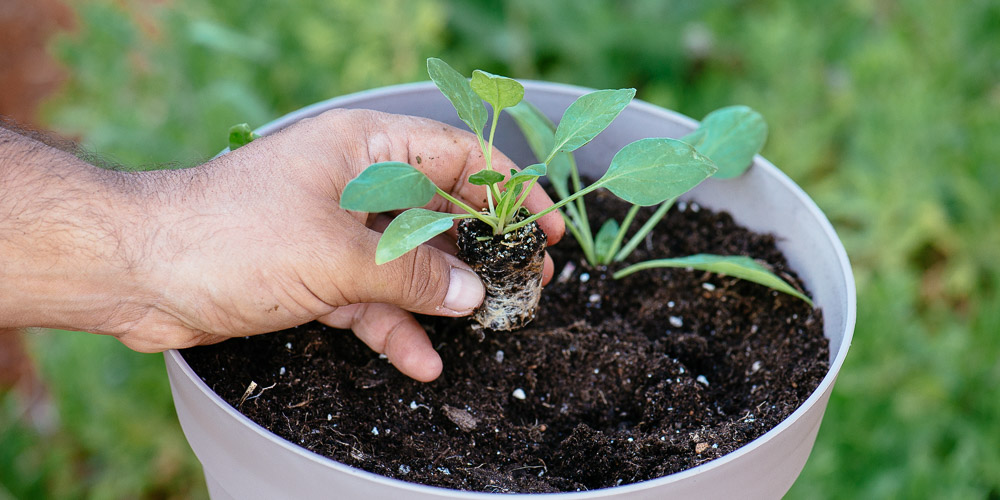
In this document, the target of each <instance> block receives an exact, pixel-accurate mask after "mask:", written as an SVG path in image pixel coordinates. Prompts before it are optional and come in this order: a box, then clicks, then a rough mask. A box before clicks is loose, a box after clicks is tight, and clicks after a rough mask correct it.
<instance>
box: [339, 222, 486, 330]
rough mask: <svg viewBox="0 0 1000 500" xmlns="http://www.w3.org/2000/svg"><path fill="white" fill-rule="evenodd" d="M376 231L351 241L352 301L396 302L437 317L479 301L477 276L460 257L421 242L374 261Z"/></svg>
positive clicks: (462, 312)
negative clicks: (399, 254) (395, 255)
mask: <svg viewBox="0 0 1000 500" xmlns="http://www.w3.org/2000/svg"><path fill="white" fill-rule="evenodd" d="M379 236H381V234H380V233H378V232H375V231H369V232H368V234H367V235H366V237H364V238H361V239H362V240H364V241H363V242H361V244H360V245H355V246H353V249H352V250H353V252H352V253H353V254H354V255H351V256H350V260H351V261H353V265H351V266H349V267H350V268H351V272H350V273H349V276H350V277H349V279H348V283H347V284H342V285H341V287H342V288H341V289H342V290H343V291H345V292H347V291H348V290H344V288H348V289H349V288H353V290H351V292H353V293H345V295H347V296H349V297H352V298H356V299H357V300H355V302H367V303H385V304H394V305H396V306H399V307H401V308H403V309H406V310H408V311H412V312H416V313H420V314H433V315H437V316H465V315H468V314H470V313H471V312H472V311H473V309H475V308H476V307H478V306H479V304H481V303H482V302H483V297H484V295H485V293H486V291H485V289H484V288H483V284H482V282H481V281H480V280H479V276H478V275H476V273H475V272H474V271H473V270H472V269H471V268H470V267H469V266H468V265H467V264H465V263H464V262H462V261H461V260H460V259H459V258H458V257H455V256H454V255H451V254H449V253H447V252H443V251H441V250H439V249H437V248H433V247H431V246H430V245H427V244H424V245H420V246H418V247H417V248H415V249H413V250H411V251H409V252H407V253H405V254H404V255H403V256H402V257H399V258H397V259H395V260H392V261H389V262H386V263H384V264H381V265H378V264H375V248H376V246H377V244H378V237H379Z"/></svg>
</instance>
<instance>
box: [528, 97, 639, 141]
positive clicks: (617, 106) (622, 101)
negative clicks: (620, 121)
mask: <svg viewBox="0 0 1000 500" xmlns="http://www.w3.org/2000/svg"><path fill="white" fill-rule="evenodd" d="M633 97H635V89H619V90H598V91H596V92H591V93H589V94H585V95H583V96H580V98H579V99H577V100H576V101H575V102H573V104H570V105H569V108H567V109H566V112H565V113H563V116H562V119H561V120H559V126H558V127H556V133H555V139H554V142H553V147H552V150H551V151H550V153H549V154H548V156H554V155H555V153H557V152H559V151H565V152H570V151H573V150H575V149H577V148H579V147H580V146H583V145H584V144H587V143H588V142H590V141H591V139H593V138H594V137H596V136H597V134H600V133H601V131H603V130H604V129H606V128H608V125H611V122H612V121H613V120H614V119H615V118H616V117H618V114H619V113H621V112H622V110H623V109H625V106H628V103H629V102H631V101H632V98H633ZM548 156H546V158H548Z"/></svg>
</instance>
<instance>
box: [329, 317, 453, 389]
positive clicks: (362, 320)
mask: <svg viewBox="0 0 1000 500" xmlns="http://www.w3.org/2000/svg"><path fill="white" fill-rule="evenodd" d="M319 321H321V322H322V323H324V324H326V325H329V326H332V327H334V328H350V329H351V330H353V331H354V334H355V335H357V337H358V338H359V339H361V340H362V341H363V342H364V343H365V344H366V345H367V346H368V347H370V348H371V349H372V350H373V351H375V352H378V353H382V354H385V355H386V357H387V358H389V362H390V363H392V364H393V366H395V367H396V368H397V369H399V371H400V372H402V373H403V374H404V375H406V376H408V377H410V378H413V379H415V380H418V381H420V382H430V381H432V380H434V379H436V378H437V377H438V376H439V375H440V374H441V369H442V363H441V356H439V355H438V353H437V351H435V350H434V346H432V345H431V341H430V339H429V338H427V333H425V332H424V329H423V328H422V327H421V326H420V324H418V323H417V321H416V320H415V319H414V318H413V316H412V315H410V313H408V312H406V311H403V310H401V309H399V308H398V307H394V306H391V305H387V304H354V305H350V306H346V307H341V308H339V309H337V310H336V311H334V312H332V313H330V314H328V315H326V316H323V317H321V318H319Z"/></svg>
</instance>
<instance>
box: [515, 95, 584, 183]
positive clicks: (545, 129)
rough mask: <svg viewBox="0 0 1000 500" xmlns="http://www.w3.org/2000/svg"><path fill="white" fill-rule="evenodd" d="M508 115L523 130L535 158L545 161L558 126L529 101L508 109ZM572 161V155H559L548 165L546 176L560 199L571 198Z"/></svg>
mask: <svg viewBox="0 0 1000 500" xmlns="http://www.w3.org/2000/svg"><path fill="white" fill-rule="evenodd" d="M507 113H509V114H510V116H511V117H512V118H514V123H517V126H518V128H520V129H521V133H522V134H524V138H525V139H526V140H527V141H528V146H529V147H530V148H531V151H532V152H533V153H534V154H535V158H537V159H538V161H543V160H545V157H546V156H547V155H548V154H549V152H551V151H552V144H553V143H554V142H555V131H556V126H555V125H554V124H553V123H552V121H550V120H549V118H548V117H547V116H545V115H544V114H542V112H541V111H539V110H538V108H536V107H535V106H533V105H532V104H531V103H530V102H528V101H521V102H520V103H519V104H518V105H517V106H514V107H512V108H507ZM572 160H573V155H572V154H571V153H559V154H556V155H555V156H554V157H552V160H551V161H549V164H548V168H547V170H548V171H547V173H546V175H547V177H548V179H549V182H551V183H552V187H554V188H555V190H556V194H558V195H559V197H560V198H565V197H567V196H569V177H570V171H571V170H572V169H573V161H572Z"/></svg>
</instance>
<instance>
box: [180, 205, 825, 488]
mask: <svg viewBox="0 0 1000 500" xmlns="http://www.w3.org/2000/svg"><path fill="white" fill-rule="evenodd" d="M588 208H589V209H590V213H591V214H601V217H599V219H601V220H596V219H598V218H596V217H595V220H594V223H595V224H594V227H600V223H601V222H603V219H604V218H605V217H609V216H614V217H615V218H617V219H618V220H621V219H622V218H623V216H624V214H625V211H626V209H627V207H626V206H625V205H624V204H621V203H620V202H617V200H616V199H614V198H613V197H611V196H608V195H603V194H600V193H596V194H595V195H591V196H590V197H588ZM651 213H652V210H651V209H649V210H647V209H644V210H643V211H642V212H641V213H640V215H639V217H638V218H637V220H636V221H635V222H634V223H633V225H632V227H633V228H638V227H639V226H640V225H641V224H642V222H643V221H644V220H645V218H647V217H648V216H649V214H651ZM550 252H551V253H552V255H553V258H554V259H555V262H556V275H557V278H555V279H553V281H552V283H550V284H549V285H548V286H547V287H546V288H545V291H544V293H543V295H542V301H541V306H540V309H539V312H538V315H537V317H536V319H535V321H533V322H532V323H531V324H530V325H528V327H526V328H524V329H521V330H518V331H514V332H506V333H491V332H487V335H486V337H485V339H484V340H480V339H481V338H482V337H481V335H480V333H479V331H476V330H474V329H473V328H472V327H471V326H470V322H469V320H464V319H463V320H453V319H442V318H421V322H422V323H423V324H424V325H425V326H426V328H427V330H428V333H429V334H430V336H431V339H432V340H433V342H434V344H435V345H436V347H437V349H438V351H439V352H440V353H441V356H442V358H443V359H444V373H443V374H442V375H441V377H440V378H439V379H438V380H436V381H434V382H432V383H428V384H422V383H419V382H415V381H413V380H410V379H408V378H406V377H405V376H403V375H400V374H399V373H398V372H397V371H396V370H395V368H393V367H392V366H391V365H389V364H388V363H387V362H386V361H385V360H384V359H383V358H381V357H380V356H379V355H378V354H375V353H373V352H371V351H370V350H369V349H368V348H367V347H365V346H364V344H362V343H361V342H360V341H358V340H356V339H355V338H354V336H353V335H352V334H351V333H350V332H348V331H340V330H334V329H329V328H326V327H324V326H320V325H317V324H309V325H305V326H302V327H299V328H295V329H292V330H287V331H283V332H278V333H274V334H269V335H260V336H256V337H251V338H248V339H236V340H230V341H227V342H224V343H222V344H218V345H215V346H210V347H200V348H195V349H190V350H187V351H185V352H184V356H185V358H186V359H187V360H188V362H189V363H190V364H191V365H192V367H194V369H195V371H196V372H197V373H199V374H200V376H201V377H202V378H203V379H204V380H205V382H206V383H207V384H208V385H209V386H210V387H212V388H213V390H215V391H216V392H217V393H218V394H219V395H221V396H222V397H223V398H224V399H225V400H226V401H228V402H229V403H230V404H232V405H233V406H234V407H236V408H238V409H239V410H240V411H241V412H243V413H244V414H245V415H247V416H248V417H249V418H250V419H252V420H254V421H255V422H257V423H259V424H260V425H262V426H264V427H266V428H268V429H270V430H271V431H272V432H274V433H275V434H277V435H279V436H281V437H283V438H285V439H288V440H289V441H291V442H293V443H297V444H299V445H301V446H303V447H305V448H308V449H310V450H312V451H314V452H316V453H319V454H322V455H326V456H329V457H332V458H333V459H335V460H338V461H340V462H343V463H346V464H348V465H351V466H354V467H358V468H360V469H364V470H368V471H371V472H375V473H378V474H382V475H385V476H390V477H394V478H399V479H402V480H406V481H412V482H419V483H425V484H430V485H435V486H443V487H449V488H456V489H464V490H478V491H489V492H555V491H577V490H589V489H596V488H605V487H610V486H615V485H619V484H628V483H633V482H636V481H642V480H646V479H651V478H655V477H658V476H663V475H666V474H671V473H674V472H678V471H682V470H685V469H688V468H690V467H693V466H696V465H699V464H702V463H704V462H707V461H709V460H712V459H714V458H717V457H720V456H722V455H724V454H726V453H729V452H731V451H733V450H735V449H737V448H739V447H740V446H742V445H744V444H746V443H748V442H749V441H751V440H753V439H754V438H756V437H758V436H760V435H761V434H763V433H764V432H766V431H767V430H769V429H771V428H772V427H774V426H775V425H777V424H778V423H779V422H781V421H782V420H783V419H784V418H785V417H786V416H788V415H789V414H790V413H792V412H793V411H794V410H795V409H796V408H797V407H799V406H800V405H801V403H802V402H803V401H804V400H805V399H806V398H807V397H808V396H809V394H810V393H812V391H813V389H815V387H816V386H817V385H818V384H819V382H820V380H821V379H822V377H823V376H824V375H825V374H826V372H827V370H828V360H829V353H828V343H827V340H826V338H824V337H823V334H822V330H823V329H822V323H823V322H822V317H821V314H820V311H818V310H811V309H810V308H809V306H808V305H806V304H805V303H804V302H803V301H801V300H798V299H795V298H793V297H791V296H788V295H784V294H779V293H777V292H774V291H771V290H770V289H767V288H765V287H762V286H759V285H756V284H753V283H749V282H744V281H740V280H736V279H732V278H726V277H720V276H719V275H715V274H711V273H705V272H700V271H686V270H683V269H664V270H653V271H643V272H639V273H636V274H633V275H631V276H628V277H626V278H624V279H622V280H619V281H614V280H611V279H610V272H608V271H607V270H604V269H592V268H589V267H588V266H587V265H586V263H585V262H582V257H581V253H580V252H579V248H578V247H577V246H576V243H575V242H574V241H572V238H570V237H569V236H567V238H566V239H565V240H564V241H563V242H561V243H560V244H559V245H556V246H555V247H552V248H550ZM700 252H707V253H718V254H741V255H750V256H752V257H754V258H757V259H760V260H763V261H765V262H767V263H768V264H769V265H771V266H772V267H773V268H774V270H775V271H776V272H778V273H779V274H781V275H782V276H784V277H786V278H790V279H791V282H792V283H795V284H796V285H798V283H799V282H798V280H797V279H796V278H795V275H794V272H792V271H791V270H790V269H788V267H787V264H786V263H785V260H784V258H783V257H782V255H781V254H780V252H778V251H777V250H776V249H775V246H774V239H773V238H772V237H771V236H767V235H759V234H753V233H750V232H748V231H747V230H745V229H742V228H740V227H738V226H736V225H735V224H734V222H733V221H732V218H731V217H730V216H729V215H727V214H724V213H712V212H710V211H708V210H706V209H699V207H698V206H697V205H696V204H693V203H692V204H678V206H675V207H674V208H673V209H671V211H670V212H669V213H668V215H667V217H666V218H665V220H664V221H662V222H661V223H660V224H659V226H658V229H657V231H655V234H654V235H653V236H652V237H651V238H648V239H647V241H646V242H645V244H643V245H640V246H639V248H638V249H637V250H636V252H635V253H634V254H633V255H632V257H630V258H629V259H628V260H629V261H630V262H636V261H639V260H647V259H651V258H663V257H679V256H684V255H689V254H694V253H700ZM806 292H807V294H808V291H806ZM251 382H253V383H255V384H256V388H255V389H253V390H252V391H250V393H249V394H245V393H246V392H247V388H248V386H250V384H251Z"/></svg>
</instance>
